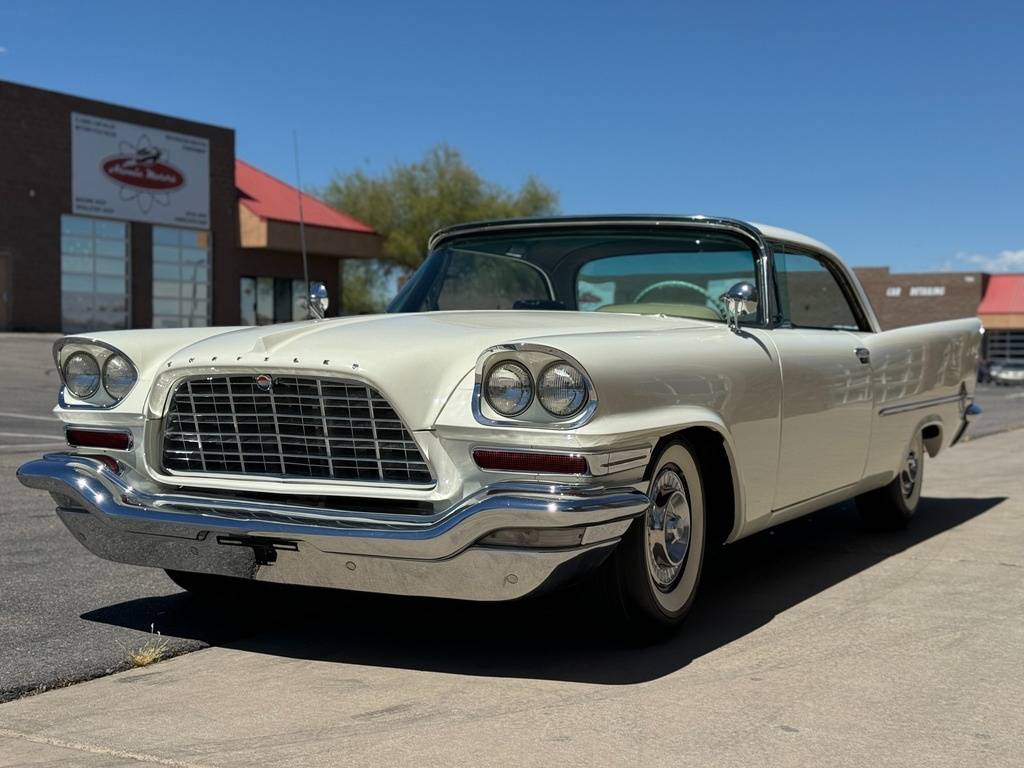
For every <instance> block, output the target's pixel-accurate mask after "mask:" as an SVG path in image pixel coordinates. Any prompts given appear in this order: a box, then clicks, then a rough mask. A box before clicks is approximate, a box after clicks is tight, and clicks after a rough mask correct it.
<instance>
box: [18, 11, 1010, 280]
mask: <svg viewBox="0 0 1024 768" xmlns="http://www.w3.org/2000/svg"><path fill="white" fill-rule="evenodd" d="M1022 33H1024V3H1021V2H1020V1H1019V0H1017V1H1016V2H1005V3H997V2H992V3H988V2H974V3H966V2H962V3H941V2H921V3H908V2H885V3H874V2H856V3H854V2H848V3H844V4H833V3H829V2H807V3H801V4H783V3H751V4H734V3H726V2H720V3H709V4H706V5H705V4H687V3H683V2H675V3H644V2H630V3H621V4H618V3H617V4H612V3H603V2H594V1H592V2H586V3H582V2H580V3H575V4H569V3H558V2H553V1H551V0H548V2H543V3H534V2H526V1H523V0H519V1H518V2H514V3H513V2H506V3H501V4H498V3H489V2H479V0H478V1H477V2H442V1H441V0H435V1H434V2H422V1H420V2H408V3H405V2H403V3H392V2H386V1H385V0H380V1H379V2H372V3H371V2H361V3H341V2H330V3H328V2H322V3H312V2H301V1H299V0H291V1H290V2H273V3H269V2H245V3H228V2H219V1H216V0H205V2H201V3H198V2H191V1H190V0H178V1H177V2H174V3H138V2H89V3H82V2H46V0H2V2H0V49H2V51H3V52H2V53H0V78H3V79H8V80H13V81H16V82H21V83H26V84H29V85H35V86H40V87H44V88H52V89H55V90H60V91H66V92H70V93H75V94H80V95H83V96H88V97H91V98H96V99H102V100H107V101H113V102H118V103H123V104H127V105H130V106H134V107H139V108H142V109H148V110H153V111H157V112H164V113H169V114H173V115H179V116H182V117H187V118H191V119H195V120H200V121H205V122H211V123H216V124H220V125H225V126H230V127H233V128H234V129H235V130H236V132H237V133H236V136H237V151H238V155H239V156H240V157H242V158H245V159H246V160H248V161H250V162H252V163H254V164H255V165H258V166H260V167H262V168H264V169H266V170H268V171H270V172H271V173H273V174H276V175H278V176H280V177H281V178H284V179H287V180H291V179H293V177H294V170H293V162H292V155H291V152H292V149H291V132H292V129H293V128H294V129H297V130H298V132H299V138H300V142H301V150H302V166H303V168H302V170H303V181H304V183H305V186H307V187H308V186H316V185H323V184H325V183H326V182H327V180H328V179H329V178H330V176H331V174H332V173H333V172H334V171H335V170H348V169H352V168H355V167H359V166H364V167H366V168H367V169H369V170H370V171H371V172H373V171H375V170H381V169H385V168H387V167H388V166H389V165H391V164H392V163H395V162H406V161H412V160H415V159H418V158H419V157H420V156H421V155H422V153H423V152H424V151H425V150H426V149H427V148H428V147H430V146H431V145H432V144H434V143H435V142H438V141H447V142H449V143H450V144H452V145H454V146H455V147H457V148H459V149H460V150H462V151H463V152H464V153H465V155H466V156H467V158H468V159H469V161H470V162H471V163H472V164H473V165H474V166H475V167H476V168H477V169H478V170H479V171H480V172H481V173H482V174H483V175H485V176H486V177H487V178H489V179H492V180H494V181H497V182H499V183H502V184H506V185H517V184H518V183H519V182H521V181H522V179H523V178H524V177H525V176H526V174H527V173H529V172H533V173H535V174H537V175H538V176H539V177H540V178H541V179H543V180H544V181H545V182H547V183H548V184H550V185H551V186H553V187H555V188H556V189H557V190H558V191H559V193H560V195H561V208H562V210H563V212H565V213H587V212H589V213H593V212H615V211H655V212H686V213H710V214H720V215H729V216H737V217H741V218H747V219H751V220H755V221H764V222H769V223H772V224H778V225H780V226H785V227H790V228H793V229H798V230H801V231H804V232H807V233H808V234H810V235H812V236H815V237H817V238H819V239H821V240H824V241H825V242H827V243H829V244H830V245H832V246H833V247H834V248H836V249H837V250H839V251H840V253H842V254H843V255H844V256H846V258H847V259H848V260H849V261H850V262H852V263H854V264H890V265H891V266H893V268H894V269H899V270H903V271H906V270H915V269H937V268H942V267H943V266H947V267H953V268H959V269H966V268H971V266H972V265H973V264H975V263H977V264H981V265H983V266H989V267H995V268H999V267H1002V268H1004V269H1016V270H1024V37H1022Z"/></svg>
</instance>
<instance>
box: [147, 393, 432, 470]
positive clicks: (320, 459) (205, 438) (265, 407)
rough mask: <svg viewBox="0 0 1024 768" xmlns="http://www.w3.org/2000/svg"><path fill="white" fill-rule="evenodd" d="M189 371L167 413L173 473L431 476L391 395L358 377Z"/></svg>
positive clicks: (166, 452)
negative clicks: (193, 374) (263, 381)
mask: <svg viewBox="0 0 1024 768" xmlns="http://www.w3.org/2000/svg"><path fill="white" fill-rule="evenodd" d="M256 378H257V377H256V376H252V375H235V376H211V377H207V378H202V379H186V380H185V381H182V382H181V383H179V384H178V385H177V387H176V388H175V390H174V393H173V394H172V395H171V402H170V407H169V409H168V412H167V417H166V419H165V421H164V432H163V445H162V453H163V466H164V468H165V469H166V470H169V471H171V472H188V473H209V474H238V475H261V476H271V477H284V478H311V479H324V480H348V481H361V482H384V483H408V484H416V485H422V484H429V483H431V482H432V479H431V476H430V470H429V469H428V467H427V464H426V462H425V461H424V459H423V454H421V453H420V450H419V448H418V447H417V445H416V443H415V442H414V441H413V439H412V435H410V434H409V431H408V430H407V429H406V428H405V425H404V424H403V423H402V420H401V419H400V418H399V417H398V414H397V413H395V410H394V409H393V408H392V407H391V405H390V403H388V401H387V400H385V399H384V397H383V396H382V395H381V394H380V393H379V392H377V391H376V390H375V389H373V388H372V387H368V386H366V385H365V384H362V383H359V382H356V381H347V380H344V379H327V378H314V377H302V376H274V377H273V382H272V384H271V386H270V388H269V390H267V391H265V390H263V389H261V388H260V387H258V386H257V385H256Z"/></svg>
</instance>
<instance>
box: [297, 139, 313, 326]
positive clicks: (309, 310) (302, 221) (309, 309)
mask: <svg viewBox="0 0 1024 768" xmlns="http://www.w3.org/2000/svg"><path fill="white" fill-rule="evenodd" d="M292 147H293V148H294V149H295V184H296V192H297V194H298V197H299V247H300V248H301V249H302V279H303V280H304V281H305V283H304V284H305V288H304V289H303V290H304V292H305V296H306V319H307V320H312V319H313V304H312V302H311V301H310V298H309V295H310V289H309V259H308V258H307V257H306V218H305V216H304V215H303V212H302V175H301V174H300V173H299V134H298V132H297V131H296V130H295V129H292Z"/></svg>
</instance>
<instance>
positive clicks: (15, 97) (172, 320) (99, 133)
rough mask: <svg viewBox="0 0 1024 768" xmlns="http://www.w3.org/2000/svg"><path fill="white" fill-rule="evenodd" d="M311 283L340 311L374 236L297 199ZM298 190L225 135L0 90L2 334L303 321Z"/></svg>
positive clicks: (106, 107)
mask: <svg viewBox="0 0 1024 768" xmlns="http://www.w3.org/2000/svg"><path fill="white" fill-rule="evenodd" d="M303 213H304V217H305V219H306V224H307V227H306V242H307V246H308V252H309V277H310V279H311V280H316V281H321V282H324V283H326V284H327V287H328V291H329V292H330V295H331V297H332V302H331V309H330V311H329V314H336V313H337V307H338V298H339V297H340V283H339V274H340V270H339V266H340V264H339V260H340V259H345V258H356V259H364V258H376V257H379V256H380V253H381V248H380V243H381V240H380V237H379V236H378V235H377V234H376V233H375V232H374V231H373V230H372V229H371V228H370V227H368V226H366V225H365V224H363V223H362V222H359V221H357V220H355V219H354V218H352V217H351V216H346V215H345V214H343V213H340V212H338V211H335V210H334V209H332V208H330V207H329V206H326V205H324V204H323V203H321V202H320V201H319V200H316V199H315V198H313V197H310V196H308V195H305V196H303ZM298 232H299V225H298V193H297V190H296V189H295V188H294V187H291V186H289V185H288V184H285V183H284V182H281V181H279V180H278V179H275V178H273V177H272V176H269V175H268V174H266V173H263V172H262V171H260V170H258V169H257V168H255V167H253V166H251V165H249V164H247V163H244V162H242V161H241V160H238V159H236V157H235V134H234V131H233V130H231V129H230V128H221V127H217V126H213V125H206V124H203V123H197V122H193V121H189V120H182V119H179V118H174V117H168V116H165V115H159V114H154V113H152V112H143V111H140V110H137V109H131V108H128V107H122V106H117V105H113V104H106V103H103V102H99V101H92V100H89V99H82V98H79V97H77V96H70V95H66V94H62V93H55V92H52V91H45V90H40V89H38V88H29V87H27V86H23V85H17V84H15V83H9V82H3V81H0V330H24V331H65V332H79V331H86V330H102V329H112V328H136V327H137V328H145V327H176V326H196V325H237V324H240V323H269V322H280V321H282V320H291V319H293V318H299V317H302V316H304V309H303V307H302V306H301V304H300V299H302V297H304V296H305V294H306V287H305V284H304V281H303V268H302V258H301V255H300V248H299V234H298Z"/></svg>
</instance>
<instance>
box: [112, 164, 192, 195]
mask: <svg viewBox="0 0 1024 768" xmlns="http://www.w3.org/2000/svg"><path fill="white" fill-rule="evenodd" d="M100 167H101V168H102V169H103V172H104V173H105V174H107V176H109V177H110V178H111V179H113V180H114V181H116V182H117V183H118V184H124V185H125V186H126V187H135V188H137V189H148V190H157V191H166V190H171V189H177V188H178V187H180V186H182V185H183V184H184V183H185V176H184V175H183V174H182V172H181V171H179V170H178V169H177V168H175V167H174V166H173V165H170V164H168V163H161V162H160V161H143V162H140V161H139V160H138V159H137V158H136V157H135V156H134V155H114V156H113V157H108V158H107V159H106V160H104V161H103V163H102V164H101V165H100Z"/></svg>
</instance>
